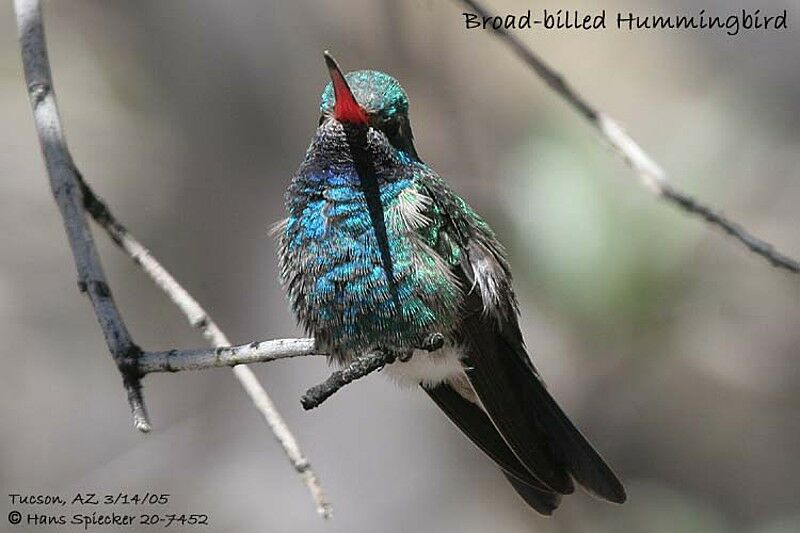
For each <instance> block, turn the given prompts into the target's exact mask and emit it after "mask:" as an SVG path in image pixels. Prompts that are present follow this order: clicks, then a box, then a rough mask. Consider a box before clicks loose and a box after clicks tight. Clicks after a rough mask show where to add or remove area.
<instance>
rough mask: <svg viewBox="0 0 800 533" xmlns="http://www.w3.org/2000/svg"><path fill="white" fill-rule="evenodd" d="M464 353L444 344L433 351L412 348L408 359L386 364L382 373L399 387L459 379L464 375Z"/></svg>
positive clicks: (429, 384)
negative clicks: (412, 353)
mask: <svg viewBox="0 0 800 533" xmlns="http://www.w3.org/2000/svg"><path fill="white" fill-rule="evenodd" d="M462 357H464V354H463V353H462V351H461V350H460V349H459V348H458V347H457V346H445V347H443V348H441V349H439V350H436V351H435V352H426V351H425V350H414V355H413V356H412V357H411V359H409V360H408V361H405V362H404V361H400V360H397V361H395V362H394V363H392V364H391V365H388V366H387V367H386V368H385V369H384V370H383V373H384V374H386V375H387V376H389V379H391V380H392V381H394V382H395V383H397V384H398V385H400V386H401V387H416V386H417V385H419V384H423V385H426V386H429V387H432V386H435V385H438V384H439V383H442V382H443V381H448V382H450V381H455V380H459V381H460V380H461V378H463V377H464V365H463V364H462V363H461V359H462Z"/></svg>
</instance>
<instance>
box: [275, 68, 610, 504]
mask: <svg viewBox="0 0 800 533" xmlns="http://www.w3.org/2000/svg"><path fill="white" fill-rule="evenodd" d="M325 62H326V64H327V67H328V71H329V74H330V78H331V82H330V83H329V84H328V85H327V87H326V88H325V90H324V91H323V93H322V101H321V105H320V112H321V116H320V120H319V127H318V128H317V131H316V134H315V135H314V138H313V139H312V141H311V145H310V146H309V148H308V150H307V151H306V155H305V159H304V160H303V162H302V164H301V165H300V168H299V169H298V170H297V173H296V174H295V175H294V178H293V179H292V182H291V185H290V186H289V189H288V191H287V193H286V206H287V209H288V212H289V217H288V218H287V219H286V220H285V221H284V222H283V223H282V224H281V225H279V227H278V228H279V229H278V232H279V244H278V248H279V255H280V264H281V279H282V282H283V284H284V286H285V287H286V289H287V291H288V294H289V300H290V302H291V305H292V308H293V310H294V312H295V314H296V315H297V318H298V320H299V321H300V323H301V324H302V325H303V327H304V328H305V329H306V330H307V331H308V332H309V333H310V334H312V335H313V336H314V337H315V339H316V343H317V346H318V348H319V349H320V350H322V351H324V353H327V354H329V357H330V358H331V360H333V361H334V362H336V363H338V364H347V363H348V362H350V361H351V360H352V358H353V357H354V356H357V355H361V354H366V353H372V352H374V351H382V352H388V353H394V354H397V355H398V357H397V359H396V360H395V362H394V363H392V364H390V365H388V366H387V367H386V370H385V371H384V372H385V373H388V374H389V375H390V376H391V377H392V378H393V379H394V380H395V381H397V382H398V383H400V384H411V385H414V386H416V385H421V387H422V389H423V390H425V392H426V393H428V395H429V396H430V397H431V398H432V399H433V401H434V402H436V404H437V405H438V406H439V407H440V408H441V409H442V410H443V411H444V412H445V413H446V414H447V416H449V417H450V419H451V420H452V421H453V422H454V423H455V425H456V426H457V427H458V428H459V429H461V431H463V432H464V433H465V434H466V435H467V437H469V438H470V439H471V440H472V442H473V443H475V444H476V445H477V446H478V447H479V448H480V449H481V450H483V451H484V452H485V453H486V455H488V456H489V457H490V458H491V459H492V460H493V461H494V462H495V463H497V465H498V466H499V467H500V468H501V469H502V471H503V474H505V476H506V477H507V478H508V480H509V481H510V482H511V484H512V485H513V487H514V489H516V491H517V492H518V493H519V494H520V496H522V498H523V499H524V500H525V501H526V502H527V503H528V504H529V505H530V506H531V507H533V508H534V509H536V510H537V511H538V512H540V513H542V514H551V513H552V512H553V510H555V509H556V507H558V505H559V503H560V500H561V496H562V495H564V494H570V493H572V492H573V491H574V490H575V485H574V481H577V482H578V483H579V484H581V485H582V486H583V487H585V488H586V489H587V490H588V491H590V492H591V493H593V494H594V495H596V496H598V497H600V498H603V499H606V500H609V501H612V502H616V503H622V502H624V501H625V489H624V488H623V486H622V484H621V483H620V481H619V480H618V479H617V477H616V476H615V475H614V473H613V472H612V471H611V469H610V468H609V467H608V465H606V463H605V462H604V461H603V459H602V458H601V457H600V455H599V454H598V453H597V452H596V451H595V450H594V449H593V448H592V446H591V445H590V444H589V443H588V442H587V441H586V439H585V438H584V437H583V435H581V433H580V432H579V431H578V430H577V429H576V428H575V426H574V425H573V424H572V422H570V420H569V419H568V418H567V416H566V415H565V414H564V412H563V411H562V410H561V408H560V407H559V406H558V404H556V402H555V400H554V399H553V397H552V396H551V395H550V393H549V392H548V391H547V389H546V388H545V385H544V383H543V381H542V378H541V376H540V375H539V373H538V371H537V370H536V368H534V366H533V363H532V362H531V360H530V358H529V356H528V353H527V351H526V349H525V344H524V342H523V339H522V334H521V332H520V328H519V324H518V321H517V317H518V314H519V310H518V305H517V300H516V297H515V295H514V291H513V289H512V287H511V269H510V267H509V264H508V260H507V258H506V252H505V251H504V249H503V246H502V245H501V244H500V243H499V242H498V240H497V238H496V236H495V234H494V232H493V231H492V229H491V228H490V227H489V225H488V224H487V223H486V222H485V221H484V220H483V219H482V218H481V217H480V216H479V215H478V214H477V213H476V212H475V211H474V210H473V209H472V208H471V207H470V206H469V205H468V204H467V203H466V202H465V201H464V200H463V199H462V198H461V197H459V196H458V195H456V194H455V193H454V192H453V191H452V190H451V189H450V187H449V186H448V184H447V183H445V181H444V180H443V179H442V178H441V177H439V175H438V174H437V173H436V172H434V171H433V169H431V168H430V167H429V166H428V165H426V164H425V163H424V162H422V160H421V159H420V157H419V155H418V154H417V150H416V149H415V147H414V137H413V135H412V133H411V124H410V122H409V118H408V97H407V96H406V93H405V91H404V90H403V89H402V87H401V86H400V84H399V83H398V82H397V80H395V79H394V78H392V77H391V76H389V75H387V74H384V73H383V72H378V71H374V70H360V71H356V72H350V73H348V74H347V75H344V74H343V73H342V71H341V70H340V69H339V66H338V65H337V63H336V61H335V60H334V59H333V58H332V57H331V56H330V55H329V54H328V53H327V52H326V53H325Z"/></svg>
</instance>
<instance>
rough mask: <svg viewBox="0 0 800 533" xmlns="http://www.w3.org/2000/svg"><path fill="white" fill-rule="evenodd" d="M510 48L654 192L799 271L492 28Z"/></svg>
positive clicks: (477, 7) (472, 1)
mask: <svg viewBox="0 0 800 533" xmlns="http://www.w3.org/2000/svg"><path fill="white" fill-rule="evenodd" d="M459 1H460V2H461V3H462V4H464V5H465V6H467V7H468V8H469V9H471V10H472V11H474V12H475V13H476V14H478V15H479V16H480V17H490V16H492V14H491V13H490V12H489V11H488V10H487V9H486V7H484V6H483V5H482V4H481V3H480V2H478V1H476V0H459ZM493 31H494V32H495V33H497V35H499V36H500V38H501V39H502V40H503V42H505V43H506V44H507V45H508V46H510V47H511V49H512V50H513V51H514V52H515V53H516V54H517V55H518V56H519V57H520V58H521V59H522V60H523V61H524V62H525V63H526V64H527V65H528V66H529V67H530V68H531V69H532V70H533V71H534V72H536V74H538V75H539V77H540V78H542V79H543V80H544V82H545V83H547V85H548V86H549V87H550V88H551V89H553V91H555V92H556V93H557V94H558V95H559V96H561V97H562V98H564V99H565V100H566V101H567V102H568V103H569V104H570V105H571V106H572V107H573V108H575V110H576V111H578V112H579V113H580V114H581V115H582V116H583V117H584V118H585V119H586V120H588V121H589V122H590V123H591V124H592V125H594V126H595V127H596V128H597V129H598V130H599V131H600V134H601V135H602V136H603V137H604V138H605V140H606V141H607V142H608V143H609V144H610V145H611V146H612V148H614V150H615V151H616V152H617V153H618V154H619V155H620V156H621V157H622V158H623V159H624V160H625V162H626V163H627V164H628V166H630V167H631V168H632V169H633V171H634V172H635V173H636V174H637V175H638V176H639V179H641V181H642V182H643V183H644V184H645V185H646V186H647V187H648V188H649V189H650V190H651V191H652V192H653V194H655V195H656V196H658V197H660V198H663V199H664V200H666V201H667V202H669V203H670V204H672V205H673V206H676V207H678V208H680V209H682V210H684V211H686V212H688V213H691V214H694V215H699V216H701V217H703V218H704V219H705V220H706V221H707V222H708V223H709V224H712V225H714V226H717V227H719V228H722V229H723V230H724V231H725V232H726V233H727V234H729V235H730V236H732V237H733V238H735V239H737V240H738V241H739V242H741V243H742V244H744V245H745V246H746V247H747V248H748V249H749V250H750V251H751V252H753V253H755V254H758V255H760V256H761V257H763V258H765V259H766V260H767V261H769V262H770V263H771V264H772V265H773V266H775V267H778V268H783V269H786V270H789V271H790V272H794V273H800V262H798V261H797V260H796V259H792V258H791V257H788V256H786V255H784V254H782V253H780V252H778V251H777V250H775V247H774V246H772V245H771V244H769V243H768V242H766V241H764V240H762V239H759V238H758V237H756V236H755V235H753V234H752V233H750V232H748V231H747V230H746V229H744V228H743V227H742V226H740V225H739V224H737V223H735V222H732V221H731V220H729V219H727V218H726V217H725V216H723V215H722V214H721V213H719V212H717V211H716V210H714V209H713V208H711V207H708V206H706V205H704V204H702V203H700V202H698V201H697V200H695V199H694V198H692V197H691V196H689V195H688V194H686V193H684V192H682V191H680V190H678V189H677V188H675V186H674V185H672V184H671V183H670V182H669V181H668V179H667V175H666V173H665V172H664V171H663V170H662V169H661V167H660V166H659V165H658V164H657V163H656V162H655V161H653V159H651V158H650V156H648V155H647V153H646V152H645V151H644V150H643V149H642V148H641V147H640V146H639V144H638V143H636V141H634V140H633V139H632V138H631V137H630V136H629V135H628V134H627V133H625V131H624V130H623V129H622V127H621V126H620V125H619V124H618V123H617V122H616V121H615V120H613V119H612V118H611V117H609V116H608V115H605V114H604V113H602V112H600V111H599V110H597V109H596V108H595V107H594V106H592V105H591V104H590V103H589V102H588V101H587V100H586V99H584V98H583V97H582V96H581V95H579V94H578V93H577V92H575V91H574V90H573V89H572V87H570V85H569V84H568V83H567V82H566V81H565V80H564V78H563V77H562V76H561V75H560V74H559V73H558V72H556V71H555V70H554V69H552V68H551V67H550V66H549V65H547V63H545V62H544V61H543V60H542V59H541V58H540V57H539V56H538V55H536V53H534V52H533V50H531V49H530V48H528V47H527V46H525V44H524V43H523V42H522V41H520V40H519V39H518V38H517V37H516V36H515V35H513V34H512V33H511V32H509V31H508V30H507V29H505V28H503V27H501V28H493Z"/></svg>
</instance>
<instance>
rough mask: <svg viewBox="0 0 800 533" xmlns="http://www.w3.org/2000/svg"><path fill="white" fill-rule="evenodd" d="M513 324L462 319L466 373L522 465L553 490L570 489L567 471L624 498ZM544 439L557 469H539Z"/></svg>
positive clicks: (601, 492)
mask: <svg viewBox="0 0 800 533" xmlns="http://www.w3.org/2000/svg"><path fill="white" fill-rule="evenodd" d="M512 326H514V327H512ZM515 326H516V324H506V325H505V328H506V331H498V330H497V326H496V325H495V324H494V323H492V322H491V318H489V317H486V316H484V315H481V314H477V313H476V314H473V315H472V316H470V317H469V319H467V320H465V323H464V328H463V331H464V340H465V341H466V344H467V346H466V352H467V358H466V360H465V364H466V365H467V367H468V369H467V377H468V379H469V381H470V383H471V384H472V387H473V389H474V390H475V392H476V394H477V395H478V397H479V398H480V400H481V403H482V404H483V406H484V408H485V409H486V411H487V414H488V415H489V417H490V418H491V419H492V421H493V422H494V424H495V426H497V429H498V430H499V431H500V433H501V434H502V436H503V438H504V439H505V441H506V442H507V443H508V445H509V447H510V448H511V449H512V450H513V451H514V454H515V455H516V456H517V457H518V458H519V460H520V461H521V462H522V464H523V465H525V467H526V468H527V469H528V470H530V471H531V472H532V473H533V474H534V475H535V476H536V477H537V478H538V479H540V480H542V481H544V482H545V483H547V485H548V486H550V487H551V488H552V489H554V490H556V491H557V492H562V493H565V490H564V489H565V488H569V487H565V486H564V483H563V478H562V477H561V476H560V473H561V472H564V471H566V472H568V473H569V474H571V475H572V477H574V479H575V480H576V481H578V482H579V483H580V484H581V485H583V486H584V487H585V488H586V489H588V490H589V491H590V492H592V493H594V494H595V495H597V496H599V497H600V498H604V499H606V500H609V501H612V502H615V503H622V502H624V501H625V489H624V488H623V487H622V484H621V483H620V481H619V479H617V477H616V476H615V475H614V473H613V472H612V471H611V469H610V468H609V467H608V465H607V464H606V463H605V461H603V459H602V457H600V455H599V454H598V453H597V452H596V451H595V450H594V448H592V446H591V445H590V444H589V443H588V442H587V441H586V439H585V438H584V437H583V435H581V433H580V432H579V431H578V430H577V429H576V428H575V426H574V425H573V424H572V422H570V421H569V419H568V418H567V416H566V415H565V414H564V412H563V411H562V410H561V408H560V407H559V406H558V405H557V404H556V402H555V400H553V398H552V397H551V396H550V394H549V393H548V392H547V390H546V389H545V387H544V384H543V383H542V382H541V381H540V379H539V377H538V375H537V374H536V370H535V368H534V367H533V364H532V363H531V361H530V359H529V357H528V354H527V352H526V351H525V347H524V346H523V344H522V340H521V336H520V335H519V333H518V329H517V328H516V327H515ZM509 330H510V331H509ZM515 332H516V333H515ZM542 442H544V443H545V446H546V449H547V452H548V453H549V454H550V456H551V457H552V458H553V461H554V462H555V464H556V466H557V467H556V468H555V469H550V470H542V468H543V465H544V467H545V468H546V467H547V466H548V461H547V460H545V461H542ZM545 459H546V458H545ZM566 477H567V479H568V478H569V476H566Z"/></svg>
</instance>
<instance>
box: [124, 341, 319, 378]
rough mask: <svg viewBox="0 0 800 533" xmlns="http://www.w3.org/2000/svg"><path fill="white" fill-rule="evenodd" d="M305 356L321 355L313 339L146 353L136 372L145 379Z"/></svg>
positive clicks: (140, 359)
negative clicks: (164, 374)
mask: <svg viewBox="0 0 800 533" xmlns="http://www.w3.org/2000/svg"><path fill="white" fill-rule="evenodd" d="M307 355H323V354H320V353H319V351H317V350H316V349H315V348H314V339H278V340H270V341H256V342H251V343H249V344H240V345H238V346H226V347H222V348H216V349H211V350H208V349H196V350H170V351H167V352H145V353H143V354H142V356H141V357H140V358H139V371H140V372H141V373H142V374H143V375H144V374H149V373H151V372H181V371H184V370H205V369H207V368H220V367H229V366H236V365H249V364H253V363H268V362H270V361H277V360H278V359H288V358H290V357H303V356H307Z"/></svg>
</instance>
